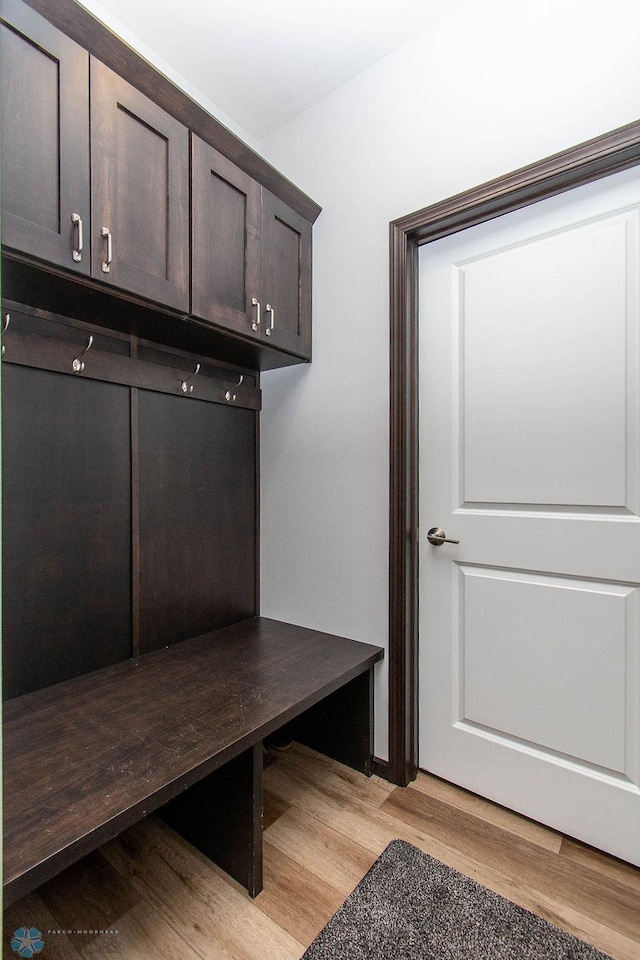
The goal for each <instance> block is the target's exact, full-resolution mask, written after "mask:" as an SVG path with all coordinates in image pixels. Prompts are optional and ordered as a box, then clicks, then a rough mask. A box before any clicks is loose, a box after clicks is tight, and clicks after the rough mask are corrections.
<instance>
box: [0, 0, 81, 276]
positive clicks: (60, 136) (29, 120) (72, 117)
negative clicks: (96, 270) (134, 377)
mask: <svg viewBox="0 0 640 960" xmlns="http://www.w3.org/2000/svg"><path fill="white" fill-rule="evenodd" d="M0 15H1V17H2V23H1V24H0V55H1V62H2V242H3V244H4V245H5V246H6V247H11V248H13V249H15V250H19V251H21V252H23V253H27V254H30V255H32V256H35V257H38V258H39V259H42V260H47V261H49V262H50V263H55V264H57V265H59V266H62V267H67V268H68V269H70V270H74V271H76V272H78V273H84V274H88V273H89V249H88V247H87V248H86V249H85V250H83V251H81V252H80V251H79V252H78V253H76V257H75V258H74V250H77V249H78V236H79V234H78V227H77V226H75V225H74V223H73V221H72V219H71V218H72V214H77V215H78V216H79V217H80V218H81V219H82V226H83V233H84V232H85V231H86V232H87V237H88V231H89V55H88V54H87V53H86V51H84V50H82V49H81V48H80V47H79V46H78V45H77V44H76V43H74V42H73V41H72V40H70V39H69V38H68V37H66V36H64V34H62V33H60V32H59V31H58V30H56V29H55V28H54V27H52V26H51V25H50V24H49V23H48V22H47V21H46V20H44V19H43V18H42V17H40V16H39V15H38V14H37V13H35V12H34V11H33V10H30V9H29V8H28V7H26V6H25V5H23V4H21V3H19V2H17V0H2V2H1V3H0Z"/></svg>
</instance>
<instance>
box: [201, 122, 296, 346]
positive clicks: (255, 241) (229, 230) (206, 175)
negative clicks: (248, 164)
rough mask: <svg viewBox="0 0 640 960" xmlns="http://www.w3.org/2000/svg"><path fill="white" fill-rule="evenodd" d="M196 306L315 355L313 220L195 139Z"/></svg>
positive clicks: (229, 324)
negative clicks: (313, 348) (312, 281)
mask: <svg viewBox="0 0 640 960" xmlns="http://www.w3.org/2000/svg"><path fill="white" fill-rule="evenodd" d="M191 143H192V146H191V163H192V169H191V183H192V194H191V230H192V235H191V248H192V261H191V310H192V312H193V314H194V315H195V316H197V317H200V318H202V319H204V320H209V321H211V322H212V323H216V324H218V325H219V326H221V327H224V328H226V329H228V330H233V331H235V332H236V333H241V334H244V335H245V336H249V337H252V338H253V339H255V340H259V341H262V342H263V343H268V344H269V345H270V346H273V347H276V348H278V349H281V350H286V351H287V352H289V353H292V354H295V355H296V356H299V357H303V358H305V359H309V358H310V357H311V224H310V223H309V222H308V221H307V220H305V219H304V218H303V217H301V216H300V214H298V213H296V212H295V211H294V210H292V209H291V207H289V206H287V204H286V203H284V202H283V201H282V200H279V199H278V198H277V197H275V196H274V195H273V194H272V193H270V192H269V191H268V190H266V189H264V188H263V187H261V186H260V184H258V183H256V181H255V180H253V179H252V178H251V177H249V176H248V175H247V174H246V173H244V172H243V171H242V170H240V169H239V168H238V167H236V166H235V164H233V163H232V162H231V161H230V160H227V158H226V157H223V156H222V154H220V153H218V152H217V151H216V150H214V149H213V147H210V146H209V145H208V144H206V143H204V142H203V141H202V140H200V138H199V137H196V136H192V139H191Z"/></svg>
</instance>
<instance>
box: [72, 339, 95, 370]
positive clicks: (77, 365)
mask: <svg viewBox="0 0 640 960" xmlns="http://www.w3.org/2000/svg"><path fill="white" fill-rule="evenodd" d="M92 346H93V334H91V336H90V337H89V341H88V343H87V345H86V347H85V348H84V350H83V351H82V352H81V353H79V354H78V356H77V357H76V358H75V360H74V361H73V364H72V366H73V372H74V373H84V360H83V359H82V358H83V357H84V355H85V353H87V352H88V351H89V350H91V347H92Z"/></svg>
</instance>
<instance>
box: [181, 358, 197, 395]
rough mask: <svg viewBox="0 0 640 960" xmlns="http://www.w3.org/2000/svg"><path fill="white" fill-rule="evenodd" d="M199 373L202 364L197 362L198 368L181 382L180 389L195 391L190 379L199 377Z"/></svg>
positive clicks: (186, 391) (184, 391)
mask: <svg viewBox="0 0 640 960" xmlns="http://www.w3.org/2000/svg"><path fill="white" fill-rule="evenodd" d="M199 373H200V364H199V363H196V369H195V370H194V372H193V373H192V374H191V376H190V377H187V379H186V380H183V381H182V383H181V384H180V389H181V390H182V392H183V393H193V384H192V383H189V380H193V378H194V377H197V376H198V374H199Z"/></svg>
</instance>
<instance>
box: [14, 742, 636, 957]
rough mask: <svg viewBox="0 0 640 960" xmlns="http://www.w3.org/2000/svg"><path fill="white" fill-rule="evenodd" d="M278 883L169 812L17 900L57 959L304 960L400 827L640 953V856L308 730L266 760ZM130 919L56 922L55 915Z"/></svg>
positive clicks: (594, 939) (268, 844)
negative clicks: (398, 780) (613, 851)
mask: <svg viewBox="0 0 640 960" xmlns="http://www.w3.org/2000/svg"><path fill="white" fill-rule="evenodd" d="M265 781H266V794H265V828H266V829H265V844H264V850H265V886H264V891H263V892H262V893H261V894H260V895H259V896H258V897H257V898H256V900H254V901H251V900H250V899H249V897H248V896H247V894H246V893H245V892H244V891H243V890H242V888H241V887H240V886H239V885H238V884H236V883H235V882H234V881H233V880H230V879H229V878H228V877H227V876H226V875H225V874H223V873H222V872H221V871H220V870H218V869H217V868H216V867H215V866H213V865H212V864H211V863H210V862H209V861H208V860H207V859H206V858H205V857H203V856H202V855H200V854H199V853H198V852H197V851H195V850H194V849H193V848H192V847H190V846H189V844H187V843H186V842H185V841H183V840H182V839H181V838H180V837H178V836H176V834H174V833H173V832H172V831H171V830H170V829H169V828H168V827H166V826H165V825H164V824H163V823H162V822H161V821H160V820H158V819H157V818H155V817H150V818H148V819H147V820H145V821H143V822H142V823H140V824H138V825H137V826H135V827H133V828H132V829H130V830H128V831H127V832H126V833H125V834H123V835H122V836H121V837H119V838H118V839H116V840H114V841H112V842H111V843H109V844H107V845H106V846H104V847H102V848H101V849H100V850H99V851H97V852H96V853H94V854H92V855H91V856H89V857H87V858H86V859H85V860H83V861H81V862H80V863H79V864H77V865H76V866H75V867H72V868H71V869H69V870H67V871H66V872H65V873H63V874H61V875H60V876H58V877H56V878H55V879H54V880H52V881H50V882H49V883H47V884H45V885H44V886H43V887H41V888H40V889H39V890H38V891H37V892H36V893H33V894H30V895H29V896H27V897H25V898H24V899H23V900H21V901H20V902H19V903H17V904H15V905H14V906H13V907H11V908H10V909H9V910H8V911H7V912H6V914H5V937H4V953H3V955H4V956H13V955H14V954H12V953H11V951H10V948H9V939H10V936H11V933H12V932H13V930H15V929H16V928H17V927H19V926H37V927H38V928H39V929H40V930H41V931H42V932H43V934H44V939H45V952H44V953H43V954H42V956H43V958H45V957H46V958H47V960H89V958H101V957H117V958H121V960H152V958H153V960H165V958H166V960H197V958H200V960H298V958H299V957H300V956H301V954H302V953H303V951H304V949H305V948H306V947H307V946H308V944H309V943H310V942H311V941H312V940H313V938H314V937H315V936H316V934H317V933H318V932H319V931H320V930H321V928H322V927H323V926H324V924H325V923H326V922H327V920H328V919H329V918H330V917H331V916H332V915H333V913H334V912H335V911H336V910H337V909H338V907H339V906H340V905H341V903H342V902H343V900H344V898H345V897H346V895H347V894H348V893H349V892H350V891H351V890H352V889H353V887H354V886H355V885H356V884H357V883H358V881H359V880H360V879H361V878H362V877H363V875H364V874H365V873H366V871H367V870H368V869H369V867H370V866H371V865H372V864H373V863H374V861H375V860H376V858H377V857H378V856H379V854H380V853H381V852H382V851H383V849H384V848H385V847H386V845H387V844H388V843H389V842H390V841H391V840H394V839H396V838H401V839H403V840H407V841H409V842H410V843H413V844H415V845H416V846H417V847H419V848H420V849H421V850H424V851H425V852H426V853H429V854H431V855H432V856H434V857H437V858H438V859H439V860H442V861H443V862H444V863H448V864H450V865H451V866H452V867H455V868H456V869H458V870H460V871H461V872H463V873H465V874H467V875H468V876H470V877H473V878H474V879H475V880H478V881H479V882H480V883H483V884H485V886H487V887H490V888H491V889H492V890H495V891H497V892H498V893H500V894H502V895H503V896H506V897H508V898H509V899H511V900H513V901H515V902H516V903H518V904H520V905H521V906H523V907H526V908H527V909H529V910H532V911H534V912H535V913H538V914H540V915H541V916H543V917H545V918H546V919H548V920H551V921H552V922H553V923H556V924H557V925H558V926H560V927H562V928H563V929H565V930H568V931H569V932H571V933H574V934H576V935H577V936H580V937H582V938H583V939H585V940H588V941H589V942H590V943H593V944H594V945H595V946H596V947H598V948H599V949H600V950H602V951H604V952H605V953H608V954H610V955H611V956H612V957H614V958H615V960H639V958H640V870H638V869H636V868H634V867H630V866H628V865H626V864H623V863H621V862H619V861H617V860H614V859H612V858H610V857H607V856H604V855H603V854H600V853H597V852H596V851H593V850H591V849H589V848H587V847H584V846H583V845H581V844H579V843H576V842H574V841H572V840H568V839H566V838H565V837H563V836H561V835H560V834H558V833H555V832H554V831H553V830H549V829H547V828H546V827H542V826H540V825H538V824H535V823H532V822H531V821H529V820H526V819H524V818H522V817H519V816H517V815H515V814H513V813H510V812H509V811H507V810H504V809H503V808H501V807H497V806H495V805H494V804H492V803H489V802H487V801H485V800H481V799H479V798H478V797H475V796H473V795H472V794H469V793H466V792H465V791H463V790H460V789H458V788H456V787H452V786H450V785H449V784H446V783H443V782H442V781H440V780H437V779H435V778H433V777H429V776H427V775H425V774H421V775H420V776H419V778H418V780H417V781H416V782H415V783H414V784H413V785H412V786H411V787H409V788H407V789H404V790H403V789H400V788H394V787H392V786H391V785H390V784H388V783H385V782H384V781H383V780H380V779H378V778H377V777H372V778H371V779H367V778H366V777H364V776H361V775H360V774H357V773H354V772H353V771H351V770H348V769H347V768H345V767H342V766H340V764H337V763H334V762H333V761H331V760H328V759H326V758H325V757H321V756H320V755H318V754H316V753H313V751H311V750H308V749H306V748H304V747H300V746H298V745H295V744H294V745H293V746H292V747H291V748H290V749H289V750H287V751H285V752H283V753H282V754H280V755H279V757H278V759H277V761H276V762H275V763H273V764H271V765H270V766H269V767H268V768H267V769H266V771H265ZM96 929H97V930H117V931H118V932H117V933H97V934H96V933H86V934H83V933H80V934H77V933H72V934H66V933H62V932H61V933H48V932H47V931H50V930H60V931H63V930H73V931H75V930H96Z"/></svg>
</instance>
